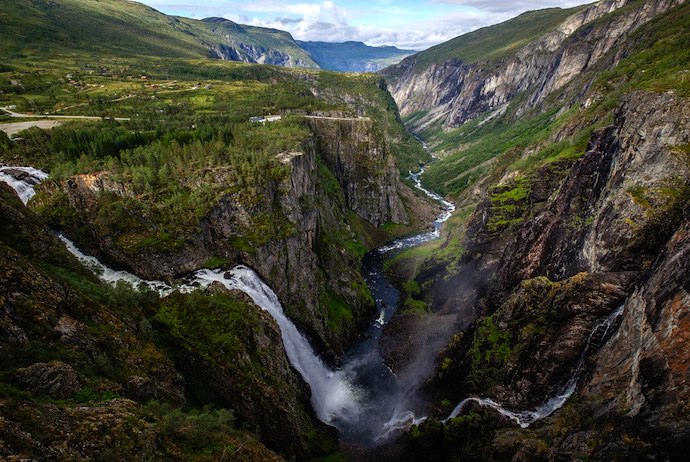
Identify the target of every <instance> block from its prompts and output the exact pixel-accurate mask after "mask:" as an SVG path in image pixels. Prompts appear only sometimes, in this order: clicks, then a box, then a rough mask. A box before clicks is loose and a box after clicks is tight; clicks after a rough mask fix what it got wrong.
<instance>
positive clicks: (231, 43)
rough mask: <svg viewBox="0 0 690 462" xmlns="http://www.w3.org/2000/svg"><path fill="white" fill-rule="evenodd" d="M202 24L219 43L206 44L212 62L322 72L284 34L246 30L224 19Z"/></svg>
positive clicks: (261, 28) (207, 20)
mask: <svg viewBox="0 0 690 462" xmlns="http://www.w3.org/2000/svg"><path fill="white" fill-rule="evenodd" d="M201 23H202V24H203V25H205V26H206V27H207V28H208V29H209V30H210V31H211V32H212V33H213V34H214V35H215V36H216V37H218V38H219V39H220V43H205V45H206V46H207V47H208V49H209V53H210V55H211V57H212V58H217V59H223V60H227V61H241V62H245V63H256V64H271V65H274V66H284V67H306V68H313V69H318V68H319V65H318V64H316V62H314V61H313V60H312V58H311V57H310V56H309V54H307V52H306V51H304V50H303V49H302V48H301V47H300V46H299V45H298V44H297V42H295V40H294V39H293V38H292V36H291V35H290V34H289V33H287V32H285V31H279V30H276V29H267V28H263V27H253V26H245V25H241V24H236V23H234V22H232V21H230V20H228V19H225V18H205V19H203V20H202V22H201ZM216 41H218V40H216Z"/></svg>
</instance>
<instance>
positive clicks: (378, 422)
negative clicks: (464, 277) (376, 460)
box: [0, 167, 455, 445]
mask: <svg viewBox="0 0 690 462" xmlns="http://www.w3.org/2000/svg"><path fill="white" fill-rule="evenodd" d="M5 168H6V169H8V172H11V173H12V174H11V175H10V174H9V173H4V172H2V170H1V169H0V175H1V176H0V181H6V182H8V183H9V184H10V185H11V186H12V187H13V188H14V189H15V190H16V191H17V193H18V195H19V196H20V197H21V198H22V201H23V202H24V203H25V204H26V203H27V202H28V200H29V199H30V198H31V197H32V196H33V195H34V194H35V192H34V189H33V186H34V185H35V184H38V183H39V182H41V181H43V180H44V179H46V178H47V177H48V175H47V174H45V173H44V172H41V171H40V170H37V169H33V168H30V167H3V169H5ZM423 172H424V169H422V170H421V171H420V172H419V173H415V174H413V173H410V178H411V179H412V180H413V181H414V182H415V185H416V187H417V188H418V189H419V190H421V191H422V192H424V193H425V194H426V195H427V196H429V197H431V198H433V199H435V200H437V201H439V202H440V203H441V204H442V205H443V208H444V210H443V213H442V214H441V215H440V216H439V217H438V218H437V219H436V221H435V222H434V229H433V230H432V231H430V232H428V233H423V234H419V235H416V236H412V237H409V238H404V239H398V240H396V241H394V242H393V243H392V244H390V245H387V246H384V247H381V248H380V249H377V250H374V251H372V252H370V253H369V254H368V255H367V256H366V257H365V262H364V272H365V277H366V279H367V283H368V284H369V287H370V289H371V291H372V295H373V296H374V298H375V299H376V301H377V307H378V308H379V310H380V314H379V317H378V318H377V320H376V321H375V322H374V323H373V324H372V325H371V326H370V327H369V329H368V330H367V332H366V334H365V340H364V341H362V342H360V343H359V344H357V345H355V346H354V347H353V348H352V349H351V350H350V351H349V352H348V354H347V355H346V356H345V357H344V361H343V367H342V368H340V369H339V370H332V369H330V368H329V367H328V366H326V365H325V364H324V363H323V361H321V359H320V358H319V357H318V356H316V355H315V354H314V351H313V349H312V348H311V346H310V345H309V343H308V342H307V340H306V339H305V338H304V336H302V335H301V334H300V333H299V331H298V330H297V328H296V327H295V325H294V324H293V323H292V322H291V321H290V320H289V319H288V318H287V317H286V316H285V314H284V313H283V309H282V306H281V305H280V302H279V301H278V298H277V297H276V295H275V293H273V291H272V290H271V289H270V288H269V287H268V286H267V285H266V284H264V283H263V281H261V279H260V278H259V277H258V275H257V274H256V273H254V271H252V270H251V269H249V268H247V267H244V266H238V267H236V268H234V269H232V270H230V271H225V272H222V271H220V270H208V269H203V270H199V271H197V272H196V273H194V274H192V275H190V276H189V277H187V278H184V281H183V282H181V283H179V284H176V285H169V284H167V283H165V282H163V281H146V280H143V279H141V278H139V277H137V276H136V275H134V274H131V273H128V272H126V271H117V270H113V269H111V268H109V267H107V266H106V265H104V264H103V263H101V262H100V261H98V259H96V258H95V257H92V256H88V255H85V254H84V253H83V252H81V251H80V250H79V249H78V248H77V247H76V246H75V245H74V243H73V242H71V241H70V240H69V239H67V238H66V237H65V236H62V235H60V236H59V237H60V239H61V240H62V241H63V242H64V243H65V245H66V247H67V249H68V250H69V251H70V252H71V253H72V254H73V255H75V256H76V257H77V258H78V259H79V260H80V261H81V262H82V263H83V264H84V265H85V266H87V267H89V268H90V269H92V270H93V271H94V272H95V273H96V274H97V275H98V276H99V277H100V278H101V279H102V280H103V281H105V282H108V283H110V284H116V283H118V282H119V281H124V282H125V283H127V284H130V285H131V286H132V287H134V288H137V289H139V288H141V287H147V288H148V289H150V290H153V291H155V292H158V294H159V295H160V296H162V297H163V296H166V295H169V294H170V293H172V292H173V291H175V290H178V291H180V292H189V291H192V290H197V289H199V288H205V287H208V286H209V285H210V284H211V283H213V282H216V281H217V282H220V283H221V284H223V285H224V286H225V287H227V288H228V289H239V290H241V291H243V292H245V293H246V294H248V295H249V296H250V297H251V298H252V300H254V302H255V303H256V304H257V305H258V306H260V307H261V308H262V309H264V310H266V311H267V312H269V313H270V314H271V315H272V317H273V318H274V319H275V320H276V322H277V323H278V326H279V327H280V331H281V335H282V339H283V344H284V346H285V351H286V353H287V356H288V359H289V360H290V363H291V364H292V365H293V367H295V369H297V370H298V371H299V372H300V374H301V375H302V377H303V378H304V379H305V381H306V382H307V383H308V384H309V385H310V387H311V390H312V405H313V406H314V409H315V411H316V413H317V415H318V417H319V418H320V419H321V420H322V421H324V422H326V423H330V424H333V425H334V426H336V427H337V428H338V429H339V430H340V432H341V434H342V435H343V438H344V439H345V440H346V441H351V442H356V443H359V444H365V445H366V444H371V443H375V442H376V441H378V440H380V439H383V438H385V437H386V436H387V435H389V434H391V433H392V432H394V431H395V430H397V429H400V428H404V427H408V426H409V425H411V424H415V423H419V422H420V421H421V420H423V419H424V417H421V418H419V417H416V416H415V414H414V412H413V410H412V405H411V400H410V398H411V396H412V395H413V392H414V390H410V389H405V387H404V386H403V385H402V384H400V383H399V381H398V379H397V378H396V377H395V375H394V374H393V372H392V371H391V370H390V369H389V368H388V367H387V366H386V364H385V363H384V361H383V359H382V358H381V357H380V355H379V353H378V341H379V339H380V336H381V327H382V326H383V325H384V324H385V323H386V322H388V321H389V320H390V318H391V317H392V316H393V314H394V312H395V309H396V307H397V302H398V297H399V294H398V291H397V290H396V289H394V288H393V287H392V286H391V285H390V284H388V282H387V281H386V279H385V276H384V273H383V256H384V255H385V254H386V253H388V252H391V251H393V250H403V249H406V248H410V247H414V246H416V245H419V244H421V243H423V242H426V241H429V240H432V239H435V238H438V237H439V235H440V228H441V225H442V224H443V222H445V221H446V220H447V219H448V218H449V217H450V215H451V213H452V212H453V210H454V209H455V207H454V205H453V204H452V203H450V202H448V201H445V200H444V199H443V198H441V197H440V196H438V195H437V194H435V193H433V192H430V191H428V190H426V189H425V188H424V187H422V185H421V183H420V175H421V174H422V173H423Z"/></svg>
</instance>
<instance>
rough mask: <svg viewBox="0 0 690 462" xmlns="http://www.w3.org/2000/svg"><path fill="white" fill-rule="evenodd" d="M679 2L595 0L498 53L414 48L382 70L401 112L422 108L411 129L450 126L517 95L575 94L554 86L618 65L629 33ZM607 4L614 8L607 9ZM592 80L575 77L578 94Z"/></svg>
mask: <svg viewBox="0 0 690 462" xmlns="http://www.w3.org/2000/svg"><path fill="white" fill-rule="evenodd" d="M682 3H683V0H657V1H644V2H639V1H627V0H606V1H600V2H597V3H595V4H593V5H591V6H589V7H587V8H585V9H584V10H582V11H580V12H578V13H576V14H574V15H572V16H570V17H569V18H568V19H566V20H565V21H564V22H562V23H560V24H559V25H558V26H557V27H556V28H555V29H554V30H553V31H551V32H548V33H546V34H544V35H543V36H541V37H540V38H539V39H537V40H535V41H533V42H531V43H529V44H527V45H525V46H524V47H522V48H521V49H519V50H518V51H517V52H516V53H514V54H511V55H510V56H508V57H506V58H503V59H498V60H493V61H492V60H483V59H481V58H480V59H478V60H477V61H476V62H465V61H463V60H462V59H461V58H454V59H450V60H448V61H443V62H432V63H431V64H417V62H416V60H418V59H419V58H418V57H417V56H416V55H415V56H411V57H409V58H406V59H405V60H403V61H402V62H401V63H400V64H398V65H396V66H391V67H389V68H386V69H385V70H384V71H382V73H383V75H384V76H385V77H386V79H387V81H388V83H389V90H390V92H391V94H392V95H393V97H394V98H395V100H396V101H397V102H398V105H399V107H400V113H401V115H402V116H403V117H405V116H409V115H411V114H413V113H415V112H420V113H422V115H421V116H420V117H417V118H416V119H415V120H414V121H412V122H411V123H410V128H411V129H413V130H420V129H422V128H424V127H427V126H429V125H430V124H436V123H438V124H441V125H442V126H443V127H446V128H452V127H457V126H459V125H462V124H463V123H464V122H466V121H468V120H470V119H473V118H477V117H480V116H482V117H496V116H498V115H500V114H502V113H504V112H505V111H506V109H507V108H508V104H509V103H510V102H511V101H513V100H514V99H515V98H516V97H517V96H518V95H519V96H520V98H521V101H520V102H519V104H517V106H516V107H514V111H515V114H516V115H517V116H520V115H522V114H524V113H525V112H527V111H529V110H530V109H532V108H534V107H538V106H539V105H540V104H542V103H543V102H544V100H545V99H546V98H547V97H549V96H550V95H551V96H552V97H555V98H570V99H571V101H570V103H572V102H574V99H573V97H572V96H568V95H561V96H558V90H560V89H562V88H563V87H564V86H565V85H567V84H568V83H570V82H572V81H573V80H576V79H577V78H578V77H579V76H580V75H581V74H582V73H584V72H587V71H588V70H590V69H594V68H597V67H598V66H606V67H613V66H615V65H616V64H617V62H618V61H619V60H620V59H621V57H623V56H624V55H625V53H626V46H624V45H623V44H624V43H625V40H626V37H629V36H630V35H631V34H632V33H633V32H634V31H635V30H637V29H638V28H639V27H640V26H641V25H643V24H645V23H647V22H649V21H650V20H652V19H653V18H655V17H657V16H658V15H660V14H663V13H665V12H666V11H668V10H670V9H671V8H673V7H675V6H677V5H679V4H682ZM612 12H616V14H615V15H611V14H610V13H612ZM612 50H613V51H614V52H613V53H610V52H611V51H612ZM427 53H428V52H427ZM602 61H605V64H604V63H602ZM590 84H591V81H582V82H580V83H579V90H580V91H579V92H578V93H576V95H577V96H575V98H579V96H581V95H582V93H583V92H584V91H586V90H587V88H588V87H589V85H590ZM554 95H555V96H554ZM571 95H572V94H571ZM564 102H567V101H564Z"/></svg>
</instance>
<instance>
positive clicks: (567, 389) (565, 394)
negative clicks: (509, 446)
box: [443, 305, 625, 428]
mask: <svg viewBox="0 0 690 462" xmlns="http://www.w3.org/2000/svg"><path fill="white" fill-rule="evenodd" d="M624 307H625V305H621V306H620V307H619V308H618V309H617V310H616V311H614V312H613V313H611V314H610V315H609V316H608V317H607V318H606V319H604V320H602V321H601V322H599V323H597V324H596V325H595V326H594V329H592V331H591V332H590V333H589V337H588V338H587V343H586V344H585V348H584V350H582V353H581V354H580V358H579V360H578V362H577V364H576V365H575V367H574V368H573V371H572V372H571V374H570V377H569V378H568V380H567V381H566V382H565V384H563V386H562V387H561V389H560V391H559V392H558V393H557V394H556V395H555V396H553V397H551V398H549V399H548V400H547V401H546V402H544V404H542V405H540V406H538V407H537V408H536V409H533V410H529V411H512V410H510V409H506V408H504V407H503V406H501V405H500V404H498V403H497V402H496V401H494V400H492V399H490V398H478V397H469V398H465V399H464V400H462V401H460V403H459V404H458V405H457V406H455V409H453V411H452V412H451V413H450V415H449V416H448V417H447V418H446V419H444V420H443V422H446V421H448V420H450V419H454V418H455V417H457V416H459V415H460V413H461V412H462V410H463V409H464V408H465V406H466V405H467V404H468V403H470V402H475V403H477V404H479V405H481V406H486V407H490V408H492V409H494V410H496V411H497V412H498V413H499V414H501V415H503V416H505V417H507V418H509V419H510V420H513V421H514V422H515V423H517V424H518V425H519V426H520V427H522V428H527V427H529V426H530V425H532V424H533V423H534V422H536V421H537V420H540V419H543V418H545V417H548V416H550V415H551V414H553V412H554V411H556V410H557V409H560V408H561V407H563V405H564V404H565V402H566V401H567V400H568V398H570V397H571V396H572V394H573V393H574V392H575V389H576V388H577V384H578V382H579V380H580V376H581V375H582V371H583V370H584V367H585V361H586V360H587V357H588V356H589V351H590V349H591V348H592V343H593V342H592V340H593V338H595V336H596V335H598V333H599V332H600V331H601V330H602V328H603V333H602V334H601V337H600V338H601V342H604V341H606V340H607V336H608V334H609V332H610V331H611V328H612V327H613V325H614V323H615V322H616V321H617V320H618V318H620V317H621V316H622V315H623V310H624Z"/></svg>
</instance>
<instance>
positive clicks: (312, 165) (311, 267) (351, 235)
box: [35, 116, 408, 354]
mask: <svg viewBox="0 0 690 462" xmlns="http://www.w3.org/2000/svg"><path fill="white" fill-rule="evenodd" d="M306 124H307V125H308V126H309V127H310V132H311V134H310V135H309V136H308V137H307V138H305V139H304V140H303V141H302V151H300V152H285V153H280V154H278V155H277V156H275V157H274V158H273V159H272V160H270V165H271V166H270V167H267V168H269V169H273V170H275V171H276V172H277V173H276V175H275V176H274V177H272V178H271V179H269V180H268V181H265V182H261V183H257V184H251V185H249V186H248V187H245V188H237V187H236V186H235V185H236V181H246V179H245V180H242V179H238V177H237V175H236V173H235V172H233V171H231V170H229V169H226V168H222V167H221V168H217V169H215V170H213V171H210V172H206V173H204V172H200V174H201V176H200V177H199V178H197V179H194V180H193V181H194V182H195V183H196V182H199V183H201V182H202V181H213V182H214V183H215V184H216V185H218V186H219V185H227V186H226V188H225V189H223V188H222V187H221V188H220V189H219V196H218V198H217V199H216V202H215V205H214V206H213V207H211V208H210V209H209V210H208V212H207V213H205V214H204V215H203V216H201V217H200V218H199V220H198V222H195V223H194V224H193V227H192V228H191V229H190V230H189V231H186V232H184V233H183V234H181V235H177V236H174V237H171V236H170V235H169V234H168V233H167V231H165V230H164V229H163V227H162V225H161V223H160V222H159V221H158V220H157V219H156V218H155V217H151V216H149V217H146V216H141V215H140V214H141V212H138V208H139V207H140V206H139V205H138V198H137V197H135V195H134V193H133V191H132V187H131V186H130V185H128V183H127V182H123V181H118V180H117V179H115V177H114V175H112V174H109V173H108V172H103V171H102V172H97V173H94V174H84V175H77V176H74V177H72V178H70V179H69V180H67V181H66V182H64V183H62V184H60V185H58V184H54V185H53V186H52V188H53V189H52V190H51V191H46V193H45V194H43V195H39V197H38V198H37V201H36V202H35V204H36V206H37V207H38V208H39V209H40V210H44V211H45V214H46V215H47V216H52V217H53V220H55V221H53V223H54V224H55V225H56V226H59V227H61V228H62V229H64V230H65V232H66V233H67V234H68V235H70V236H74V237H75V238H77V239H80V241H81V245H82V246H84V248H86V249H88V250H89V251H90V252H92V253H94V254H96V255H98V256H100V257H102V258H103V259H104V260H105V261H109V262H111V263H112V264H114V265H115V266H119V267H124V268H128V269H130V270H132V271H133V272H134V273H136V274H139V275H141V276H142V277H145V278H148V279H161V278H162V279H167V280H170V279H171V278H174V277H177V276H181V275H184V274H186V273H189V272H191V271H193V270H195V269H198V268H201V267H204V266H205V265H208V264H209V262H214V261H216V262H221V263H223V264H229V263H230V262H233V263H243V264H246V265H248V266H250V267H252V268H254V269H255V270H256V271H257V272H258V273H259V274H260V275H262V277H263V278H264V279H265V280H266V281H267V282H268V283H269V284H270V285H271V287H272V288H273V289H274V290H275V292H276V293H277V294H278V295H279V297H280V298H281V299H282V300H283V301H284V303H285V306H286V309H287V312H288V314H289V315H290V316H291V317H292V318H293V319H294V320H295V321H296V322H297V323H298V325H299V326H300V327H301V328H302V330H304V331H305V332H308V333H309V334H310V335H311V336H312V338H313V339H314V340H315V341H317V342H318V343H317V346H318V347H319V349H328V350H330V352H331V354H332V353H334V352H337V353H339V352H342V350H343V347H344V345H345V344H346V343H348V342H349V341H350V339H352V338H354V337H355V336H356V335H357V332H358V329H359V327H360V326H361V323H362V322H366V320H367V319H368V317H369V316H370V315H371V310H372V308H373V302H372V300H371V296H370V295H369V293H368V290H367V288H366V286H365V284H364V281H363V279H362V276H361V274H360V272H359V267H360V259H361V257H362V256H363V253H364V251H365V248H364V247H363V246H362V244H360V243H359V235H357V234H355V231H354V230H353V227H354V226H356V227H360V226H362V223H366V224H367V226H374V227H379V226H381V225H383V224H385V223H406V222H407V221H408V216H407V212H406V210H405V208H404V207H403V204H402V201H401V199H400V197H399V195H398V193H399V190H400V189H401V188H407V187H406V186H403V185H402V184H401V183H400V182H399V177H398V170H397V169H396V168H395V165H394V163H393V157H392V154H391V152H390V148H389V147H388V143H387V141H386V139H385V135H384V134H383V133H380V132H377V127H376V125H375V123H374V122H373V121H371V120H370V119H366V118H361V119H358V118H339V117H328V116H318V117H316V116H314V117H312V118H308V119H306ZM230 191H232V192H230ZM116 204H120V205H116ZM56 208H57V209H58V210H62V211H63V212H65V211H67V210H73V211H75V212H76V211H78V213H74V212H69V213H62V212H60V213H57V214H56V213H54V212H55V210H56ZM115 209H117V210H119V212H116V211H115ZM107 210H110V212H107ZM353 212H354V213H353ZM111 213H116V214H120V215H121V218H119V219H118V221H117V222H114V221H112V220H105V219H104V216H105V215H106V214H111ZM142 236H152V237H150V238H149V237H145V238H143V240H142ZM343 246H345V247H344V250H342V251H341V250H339V249H341V248H342V247H343ZM216 264H217V263H216Z"/></svg>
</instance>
